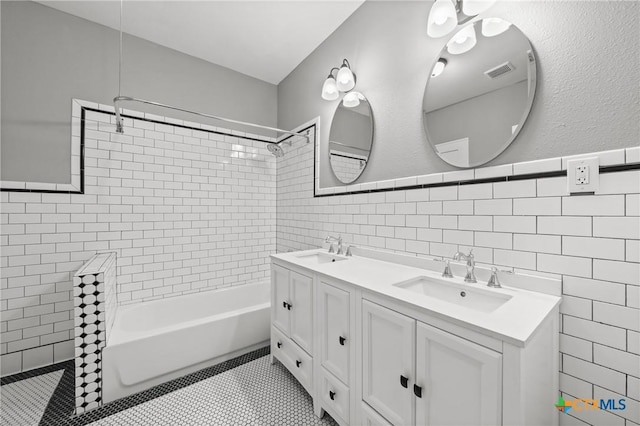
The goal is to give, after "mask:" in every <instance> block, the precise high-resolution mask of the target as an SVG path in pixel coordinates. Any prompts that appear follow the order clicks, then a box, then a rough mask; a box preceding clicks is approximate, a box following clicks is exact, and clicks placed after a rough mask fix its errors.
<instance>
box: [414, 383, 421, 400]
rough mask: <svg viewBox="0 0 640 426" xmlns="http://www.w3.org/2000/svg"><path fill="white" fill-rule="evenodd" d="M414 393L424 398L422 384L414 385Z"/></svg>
mask: <svg viewBox="0 0 640 426" xmlns="http://www.w3.org/2000/svg"><path fill="white" fill-rule="evenodd" d="M413 393H414V394H415V396H417V397H418V398H422V386H418V385H413Z"/></svg>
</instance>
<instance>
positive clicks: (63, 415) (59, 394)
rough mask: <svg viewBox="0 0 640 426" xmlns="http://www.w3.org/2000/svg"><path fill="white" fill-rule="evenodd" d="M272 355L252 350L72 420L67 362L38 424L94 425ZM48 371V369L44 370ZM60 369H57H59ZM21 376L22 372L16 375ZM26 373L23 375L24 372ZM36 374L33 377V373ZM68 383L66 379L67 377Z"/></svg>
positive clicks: (267, 349) (71, 386)
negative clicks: (96, 422)
mask: <svg viewBox="0 0 640 426" xmlns="http://www.w3.org/2000/svg"><path fill="white" fill-rule="evenodd" d="M270 353H271V347H270V346H265V347H263V348H260V349H257V350H255V351H252V352H249V353H246V354H244V355H240V356H238V357H236V358H233V359H230V360H228V361H224V362H221V363H220V364H216V365H214V366H212V367H208V368H205V369H202V370H200V371H196V372H195V373H191V374H188V375H186V376H183V377H179V378H177V379H174V380H171V381H168V382H165V383H162V384H160V385H157V386H154V387H152V388H150V389H147V390H144V391H141V392H139V393H136V394H133V395H130V396H127V397H124V398H121V399H119V400H117V401H113V402H109V403H107V404H104V405H103V406H102V407H99V408H96V409H94V410H91V411H88V412H86V413H83V414H81V415H79V416H75V417H73V411H74V410H73V407H74V401H75V383H74V378H73V376H74V371H75V367H74V362H73V361H67V363H68V364H67V366H66V367H65V368H66V371H65V373H64V376H63V379H62V380H61V381H60V382H61V383H60V385H59V386H58V388H57V389H56V392H55V393H54V395H53V397H52V398H51V401H50V402H49V405H48V406H47V410H46V411H45V415H43V417H42V420H41V421H40V426H62V425H64V426H83V425H88V424H90V423H93V422H95V421H97V420H101V419H104V418H106V417H109V416H112V415H114V414H117V413H119V412H121V411H124V410H127V409H129V408H132V407H135V406H136V405H140V404H142V403H145V402H148V401H151V400H152V399H155V398H158V397H160V396H163V395H166V394H168V393H171V392H174V391H177V390H179V389H182V388H185V387H187V386H191V385H193V384H194V383H198V382H200V381H202V380H205V379H208V378H210V377H213V376H216V375H218V374H221V373H224V372H225V371H228V370H231V369H233V368H236V367H239V366H241V365H243V364H246V363H248V362H251V361H254V360H256V359H258V358H262V357H264V356H266V355H269V354H270ZM46 368H48V367H46ZM59 368H60V367H58V369H59ZM19 374H23V373H19ZM25 374H26V373H25ZM33 375H35V374H33ZM67 376H68V380H65V378H67Z"/></svg>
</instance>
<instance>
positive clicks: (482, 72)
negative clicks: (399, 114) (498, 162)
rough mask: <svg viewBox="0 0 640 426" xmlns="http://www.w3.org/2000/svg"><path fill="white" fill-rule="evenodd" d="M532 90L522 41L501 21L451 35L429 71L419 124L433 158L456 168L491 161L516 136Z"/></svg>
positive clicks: (531, 69)
mask: <svg viewBox="0 0 640 426" xmlns="http://www.w3.org/2000/svg"><path fill="white" fill-rule="evenodd" d="M535 89H536V61H535V57H534V55H533V49H532V47H531V44H530V43H529V40H528V39H527V37H526V36H525V35H524V34H523V33H522V32H521V31H520V30H519V29H518V28H516V27H515V26H514V25H512V24H510V23H509V22H507V21H504V20H502V19H500V18H487V19H482V20H480V21H477V22H474V23H470V24H469V25H466V26H464V27H462V28H461V29H459V30H458V31H457V32H456V33H454V35H453V37H451V40H449V41H448V42H447V44H446V46H445V47H444V49H442V52H441V53H440V57H439V58H438V60H437V62H436V63H435V64H434V66H433V67H432V69H431V73H430V76H429V79H428V81H427V85H426V88H425V90H424V99H423V101H422V115H423V124H424V128H425V131H426V133H427V139H428V140H429V143H430V144H431V146H432V147H433V149H434V150H435V152H436V153H437V154H438V156H440V158H442V159H443V160H444V161H446V162H447V163H449V164H451V165H453V166H456V167H477V166H480V165H482V164H484V163H487V162H488V161H491V160H493V159H494V158H496V157H497V156H498V155H499V154H500V153H501V152H502V151H504V150H505V149H506V148H507V147H508V146H509V144H510V143H511V142H512V141H513V140H514V139H515V137H516V136H517V135H518V132H519V131H520V129H521V128H522V125H523V124H524V122H525V120H526V119H527V116H528V115H529V111H530V110H531V105H532V103H533V97H534V94H535Z"/></svg>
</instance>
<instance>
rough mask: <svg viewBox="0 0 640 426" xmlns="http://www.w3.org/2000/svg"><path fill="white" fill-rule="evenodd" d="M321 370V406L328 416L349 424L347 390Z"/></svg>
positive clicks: (325, 371)
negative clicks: (331, 415)
mask: <svg viewBox="0 0 640 426" xmlns="http://www.w3.org/2000/svg"><path fill="white" fill-rule="evenodd" d="M321 370H322V405H323V407H324V408H329V410H330V414H334V413H335V414H336V415H338V416H339V417H340V418H341V419H342V420H343V421H344V422H347V423H348V422H349V420H350V419H349V388H348V387H346V386H345V385H344V384H343V383H342V382H341V381H340V380H339V379H337V378H336V377H335V376H334V375H333V374H331V373H329V372H328V371H327V370H325V369H324V368H321Z"/></svg>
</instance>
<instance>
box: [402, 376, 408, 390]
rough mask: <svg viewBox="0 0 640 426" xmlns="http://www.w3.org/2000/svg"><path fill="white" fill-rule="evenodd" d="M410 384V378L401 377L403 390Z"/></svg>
mask: <svg viewBox="0 0 640 426" xmlns="http://www.w3.org/2000/svg"><path fill="white" fill-rule="evenodd" d="M408 383H409V378H408V377H404V376H400V384H401V385H402V387H403V388H406V387H407V385H408Z"/></svg>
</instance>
